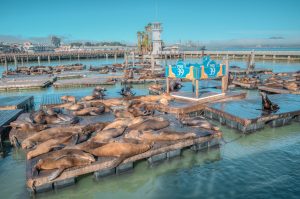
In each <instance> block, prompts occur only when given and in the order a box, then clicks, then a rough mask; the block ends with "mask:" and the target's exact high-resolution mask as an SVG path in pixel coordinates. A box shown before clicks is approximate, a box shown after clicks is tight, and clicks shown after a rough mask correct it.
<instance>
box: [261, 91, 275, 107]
mask: <svg viewBox="0 0 300 199" xmlns="http://www.w3.org/2000/svg"><path fill="white" fill-rule="evenodd" d="M260 95H261V98H262V110H263V111H277V110H278V109H279V106H278V105H277V104H275V103H272V102H271V100H270V99H269V98H268V96H267V94H266V93H265V92H260Z"/></svg>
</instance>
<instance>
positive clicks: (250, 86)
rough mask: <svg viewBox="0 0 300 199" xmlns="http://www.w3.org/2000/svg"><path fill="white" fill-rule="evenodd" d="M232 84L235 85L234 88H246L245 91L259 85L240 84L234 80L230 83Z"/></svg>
mask: <svg viewBox="0 0 300 199" xmlns="http://www.w3.org/2000/svg"><path fill="white" fill-rule="evenodd" d="M232 84H234V85H236V86H240V87H242V88H247V89H256V88H257V87H258V86H259V84H257V83H248V84H247V83H242V82H239V81H236V80H233V81H232Z"/></svg>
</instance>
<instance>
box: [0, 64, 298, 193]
mask: <svg viewBox="0 0 300 199" xmlns="http://www.w3.org/2000/svg"><path fill="white" fill-rule="evenodd" d="M119 61H121V60H119ZM188 61H190V62H196V61H197V60H195V59H194V60H188ZM113 62H114V60H113V59H112V60H110V59H109V60H105V59H104V60H99V59H98V60H82V61H81V63H83V64H86V65H90V64H92V65H102V64H107V63H113ZM170 62H175V60H171V61H170V60H168V63H170ZM62 63H66V62H62ZM73 63H76V61H74V62H73ZM231 63H232V64H235V65H239V66H243V67H244V66H245V63H242V62H240V61H235V62H231ZM52 64H53V65H55V64H57V63H54V62H52ZM45 65H46V64H45ZM256 65H257V67H265V68H273V69H274V71H275V72H283V71H297V70H300V63H288V62H257V63H256ZM1 70H2V71H3V67H0V72H1ZM119 89H120V86H119V85H117V86H111V87H108V95H109V96H117V94H116V91H118V90H119ZM184 89H188V86H186V87H184ZM134 90H135V91H136V92H137V93H138V94H141V95H144V94H147V93H148V91H147V86H145V85H137V86H134ZM91 91H92V88H81V89H59V90H56V89H53V88H47V89H45V90H41V91H26V92H24V91H23V92H11V93H0V95H1V96H2V95H34V96H35V101H36V102H37V103H39V102H40V99H41V96H42V95H44V94H51V93H69V94H76V93H80V94H82V95H86V94H89V93H90V92H91ZM255 95H257V92H256V91H248V97H253V96H255ZM218 126H220V125H219V124H218ZM220 127H221V130H222V131H223V133H224V134H223V135H224V141H223V142H222V144H221V146H220V148H214V149H209V150H208V151H203V152H199V153H194V152H191V151H189V150H186V151H184V152H183V154H182V156H181V157H180V158H177V159H174V160H171V161H166V162H163V163H162V164H159V165H155V166H149V165H148V164H147V163H146V162H145V161H143V162H139V163H138V164H136V165H135V168H134V171H133V172H132V173H128V174H124V175H120V176H115V177H109V178H106V179H104V180H102V181H96V180H95V179H94V178H93V176H92V175H87V176H84V177H80V178H79V180H78V182H77V183H76V185H74V186H71V187H68V188H65V189H61V190H56V191H52V192H47V193H43V194H38V195H37V196H36V197H37V198H72V199H75V198H124V199H125V198H144V199H146V198H289V199H293V198H299V195H300V125H299V123H296V122H294V123H292V124H291V125H288V126H285V127H280V128H269V127H267V128H265V129H263V130H262V131H259V132H256V133H253V134H250V135H241V134H240V133H238V132H236V131H235V130H233V129H229V128H227V127H225V126H220ZM7 150H8V153H7V155H6V156H5V157H4V158H2V159H0V179H1V183H0V198H28V197H29V195H28V193H27V190H26V188H25V157H24V153H23V152H22V151H21V150H18V149H14V148H7Z"/></svg>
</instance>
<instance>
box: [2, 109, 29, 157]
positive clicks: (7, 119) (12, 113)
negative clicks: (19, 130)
mask: <svg viewBox="0 0 300 199" xmlns="http://www.w3.org/2000/svg"><path fill="white" fill-rule="evenodd" d="M22 112H23V110H22V109H15V110H0V151H3V147H2V140H3V139H4V138H5V137H6V135H7V134H8V132H9V129H10V128H9V127H8V126H7V125H9V124H10V123H11V122H12V121H14V120H15V119H16V118H17V117H18V116H19V115H20V114H21V113H22Z"/></svg>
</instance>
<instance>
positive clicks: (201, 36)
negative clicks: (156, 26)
mask: <svg viewBox="0 0 300 199" xmlns="http://www.w3.org/2000/svg"><path fill="white" fill-rule="evenodd" d="M299 7H300V1H298V0H285V1H283V0H277V1H271V0H261V1H259V0H252V1H249V2H248V1H238V0H227V1H217V0H210V1H203V0H198V1H197V0H130V1H122V0H110V1H96V0H85V1H80V0H73V1H68V0H60V1H59V0H43V1H38V0H26V1H21V0H1V8H2V9H1V12H0V19H1V26H2V27H1V29H0V42H1V41H4V42H8V41H9V42H13V41H15V42H23V41H27V40H31V41H33V42H41V43H43V42H45V41H49V39H48V38H49V36H50V35H57V36H59V37H62V39H63V41H64V42H66V43H68V42H71V41H121V42H125V43H130V44H134V43H136V41H137V39H136V32H137V31H140V30H143V29H144V26H145V25H146V24H148V23H149V22H154V21H159V22H161V23H162V24H163V33H162V39H163V40H164V41H165V43H177V42H180V41H182V42H186V41H189V40H190V41H198V42H199V43H201V44H204V45H211V46H214V45H215V46H226V45H259V44H263V45H291V46H295V45H296V46H297V45H300V12H299Z"/></svg>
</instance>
